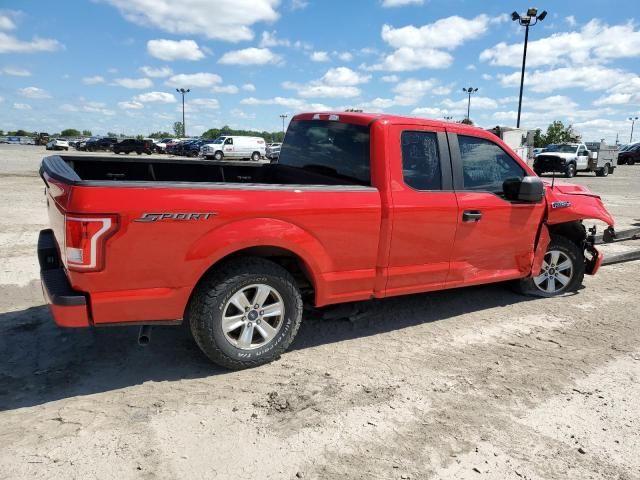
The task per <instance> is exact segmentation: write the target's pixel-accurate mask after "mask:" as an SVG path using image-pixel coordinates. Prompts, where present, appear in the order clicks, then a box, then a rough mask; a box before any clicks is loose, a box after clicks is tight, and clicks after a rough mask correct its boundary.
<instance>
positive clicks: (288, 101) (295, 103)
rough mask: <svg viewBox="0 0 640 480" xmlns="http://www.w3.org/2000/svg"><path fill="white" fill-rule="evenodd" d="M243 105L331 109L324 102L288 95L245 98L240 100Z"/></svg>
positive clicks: (318, 109)
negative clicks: (310, 101)
mask: <svg viewBox="0 0 640 480" xmlns="http://www.w3.org/2000/svg"><path fill="white" fill-rule="evenodd" d="M240 103H241V104H243V105H279V106H281V107H285V108H289V109H291V110H296V111H301V110H309V111H314V110H315V111H327V110H331V107H328V106H326V105H323V104H322V103H307V102H306V101H304V100H300V99H298V98H288V97H274V98H267V99H258V98H255V97H249V98H243V99H242V100H241V101H240Z"/></svg>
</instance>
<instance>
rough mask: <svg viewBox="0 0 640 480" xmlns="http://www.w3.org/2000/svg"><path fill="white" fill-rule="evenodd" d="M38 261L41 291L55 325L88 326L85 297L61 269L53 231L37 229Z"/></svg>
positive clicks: (87, 310)
mask: <svg viewBox="0 0 640 480" xmlns="http://www.w3.org/2000/svg"><path fill="white" fill-rule="evenodd" d="M38 261H39V262H40V280H41V282H42V293H43V294H44V298H45V300H46V302H47V304H48V305H49V310H50V311H51V315H52V316H53V320H54V322H55V323H56V325H58V326H59V327H88V326H90V321H89V309H88V307H87V298H86V297H85V295H84V294H83V293H81V292H78V291H76V290H74V289H73V288H72V287H71V284H70V283H69V279H68V278H67V275H66V273H65V271H64V269H63V268H62V263H61V262H60V254H59V253H58V249H57V247H56V241H55V238H54V236H53V231H52V230H41V231H40V236H39V237H38Z"/></svg>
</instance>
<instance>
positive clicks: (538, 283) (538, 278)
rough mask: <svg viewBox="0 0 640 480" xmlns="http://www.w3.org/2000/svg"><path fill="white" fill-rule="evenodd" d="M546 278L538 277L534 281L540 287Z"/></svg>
mask: <svg viewBox="0 0 640 480" xmlns="http://www.w3.org/2000/svg"><path fill="white" fill-rule="evenodd" d="M546 278H547V277H546V276H544V275H538V276H537V277H536V278H534V279H533V281H534V282H535V283H536V285H537V286H540V284H541V283H542V282H544V281H545V280H546Z"/></svg>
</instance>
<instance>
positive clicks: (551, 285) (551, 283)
mask: <svg viewBox="0 0 640 480" xmlns="http://www.w3.org/2000/svg"><path fill="white" fill-rule="evenodd" d="M555 291H556V280H555V278H553V277H549V278H548V280H547V292H549V293H551V292H555Z"/></svg>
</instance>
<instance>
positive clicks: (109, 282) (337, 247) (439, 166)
mask: <svg viewBox="0 0 640 480" xmlns="http://www.w3.org/2000/svg"><path fill="white" fill-rule="evenodd" d="M41 176H42V179H43V180H44V182H45V184H46V198H47V205H48V210H49V218H50V224H51V229H48V230H43V231H42V232H41V233H40V240H39V246H38V254H39V260H40V264H41V270H42V283H43V287H44V292H45V296H46V298H47V300H48V303H49V304H50V308H51V311H52V314H53V318H54V320H55V322H56V323H57V324H58V325H60V326H62V327H90V326H96V327H97V326H102V325H114V324H118V325H135V324H138V325H143V326H145V328H147V326H149V325H158V324H159V325H162V324H174V323H175V324H179V323H181V322H182V321H183V319H185V320H187V321H188V322H190V328H191V331H192V332H193V335H194V337H195V340H196V342H197V343H198V345H199V346H200V347H201V349H202V350H203V351H204V352H205V354H206V355H207V356H208V357H209V358H210V359H211V360H213V361H214V362H216V363H218V364H221V365H223V366H225V367H229V368H244V367H250V366H255V365H259V364H262V363H265V362H268V361H271V360H273V359H275V358H277V357H278V356H279V355H280V354H281V353H282V352H283V351H285V350H286V349H287V347H288V346H289V345H290V344H291V342H292V341H293V339H294V337H295V335H296V332H297V331H298V327H299V326H300V322H301V319H302V311H303V299H304V301H305V302H309V303H310V304H313V305H315V306H317V307H320V306H324V305H329V304H335V303H341V302H353V301H358V300H365V299H371V298H384V297H389V296H395V295H404V294H410V293H416V292H427V291H432V290H441V289H445V288H455V287H464V286H468V285H478V284H483V283H490V282H501V281H506V280H512V281H514V283H515V284H516V285H517V286H518V287H519V288H520V289H521V290H522V291H523V292H525V293H528V294H534V295H539V296H554V295H558V294H562V293H565V292H571V291H575V290H576V289H577V288H578V287H579V286H580V285H581V283H582V280H583V276H584V274H585V273H586V274H594V273H595V272H596V271H597V270H598V267H599V265H600V262H601V261H602V255H601V254H600V253H598V251H597V250H596V249H595V248H594V246H593V239H594V236H595V230H594V231H587V230H586V228H585V227H584V226H583V223H582V221H583V220H584V219H598V220H601V221H604V222H605V223H607V224H608V225H609V226H610V228H612V227H613V223H614V221H613V219H612V218H611V216H610V215H609V213H608V212H607V210H606V209H605V207H604V206H603V204H602V202H601V200H600V197H598V196H597V195H594V194H593V193H590V192H589V191H588V190H587V189H586V188H584V187H581V186H576V185H570V184H566V183H562V184H560V183H558V182H556V183H555V185H553V186H551V185H548V184H546V185H545V184H544V183H543V182H542V180H541V179H540V178H539V177H538V176H536V175H535V173H534V172H533V171H532V169H531V168H530V167H529V166H528V165H527V164H526V163H525V162H523V161H522V160H521V159H520V158H519V157H518V156H517V155H516V154H515V153H514V152H513V151H512V150H510V149H509V147H507V146H506V145H505V144H504V143H503V142H502V141H500V140H499V139H498V138H497V137H495V136H494V135H492V134H490V133H488V132H486V131H484V130H482V129H479V128H475V127H469V126H465V125H460V124H453V123H447V122H440V121H432V120H425V119H418V118H406V117H400V116H393V115H382V114H366V113H342V112H341V113H305V114H300V115H297V116H295V117H294V118H293V119H292V122H291V124H290V126H289V129H288V131H287V134H286V138H285V141H284V143H283V145H282V148H281V152H280V158H279V160H278V162H277V163H274V164H262V163H252V162H224V161H223V162H216V161H205V160H171V159H155V158H144V159H139V158H136V159H127V158H120V157H118V158H115V157H106V156H104V157H98V156H96V157H87V156H82V157H80V156H71V155H69V156H67V155H61V156H50V157H46V158H45V159H44V160H43V163H42V168H41Z"/></svg>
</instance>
